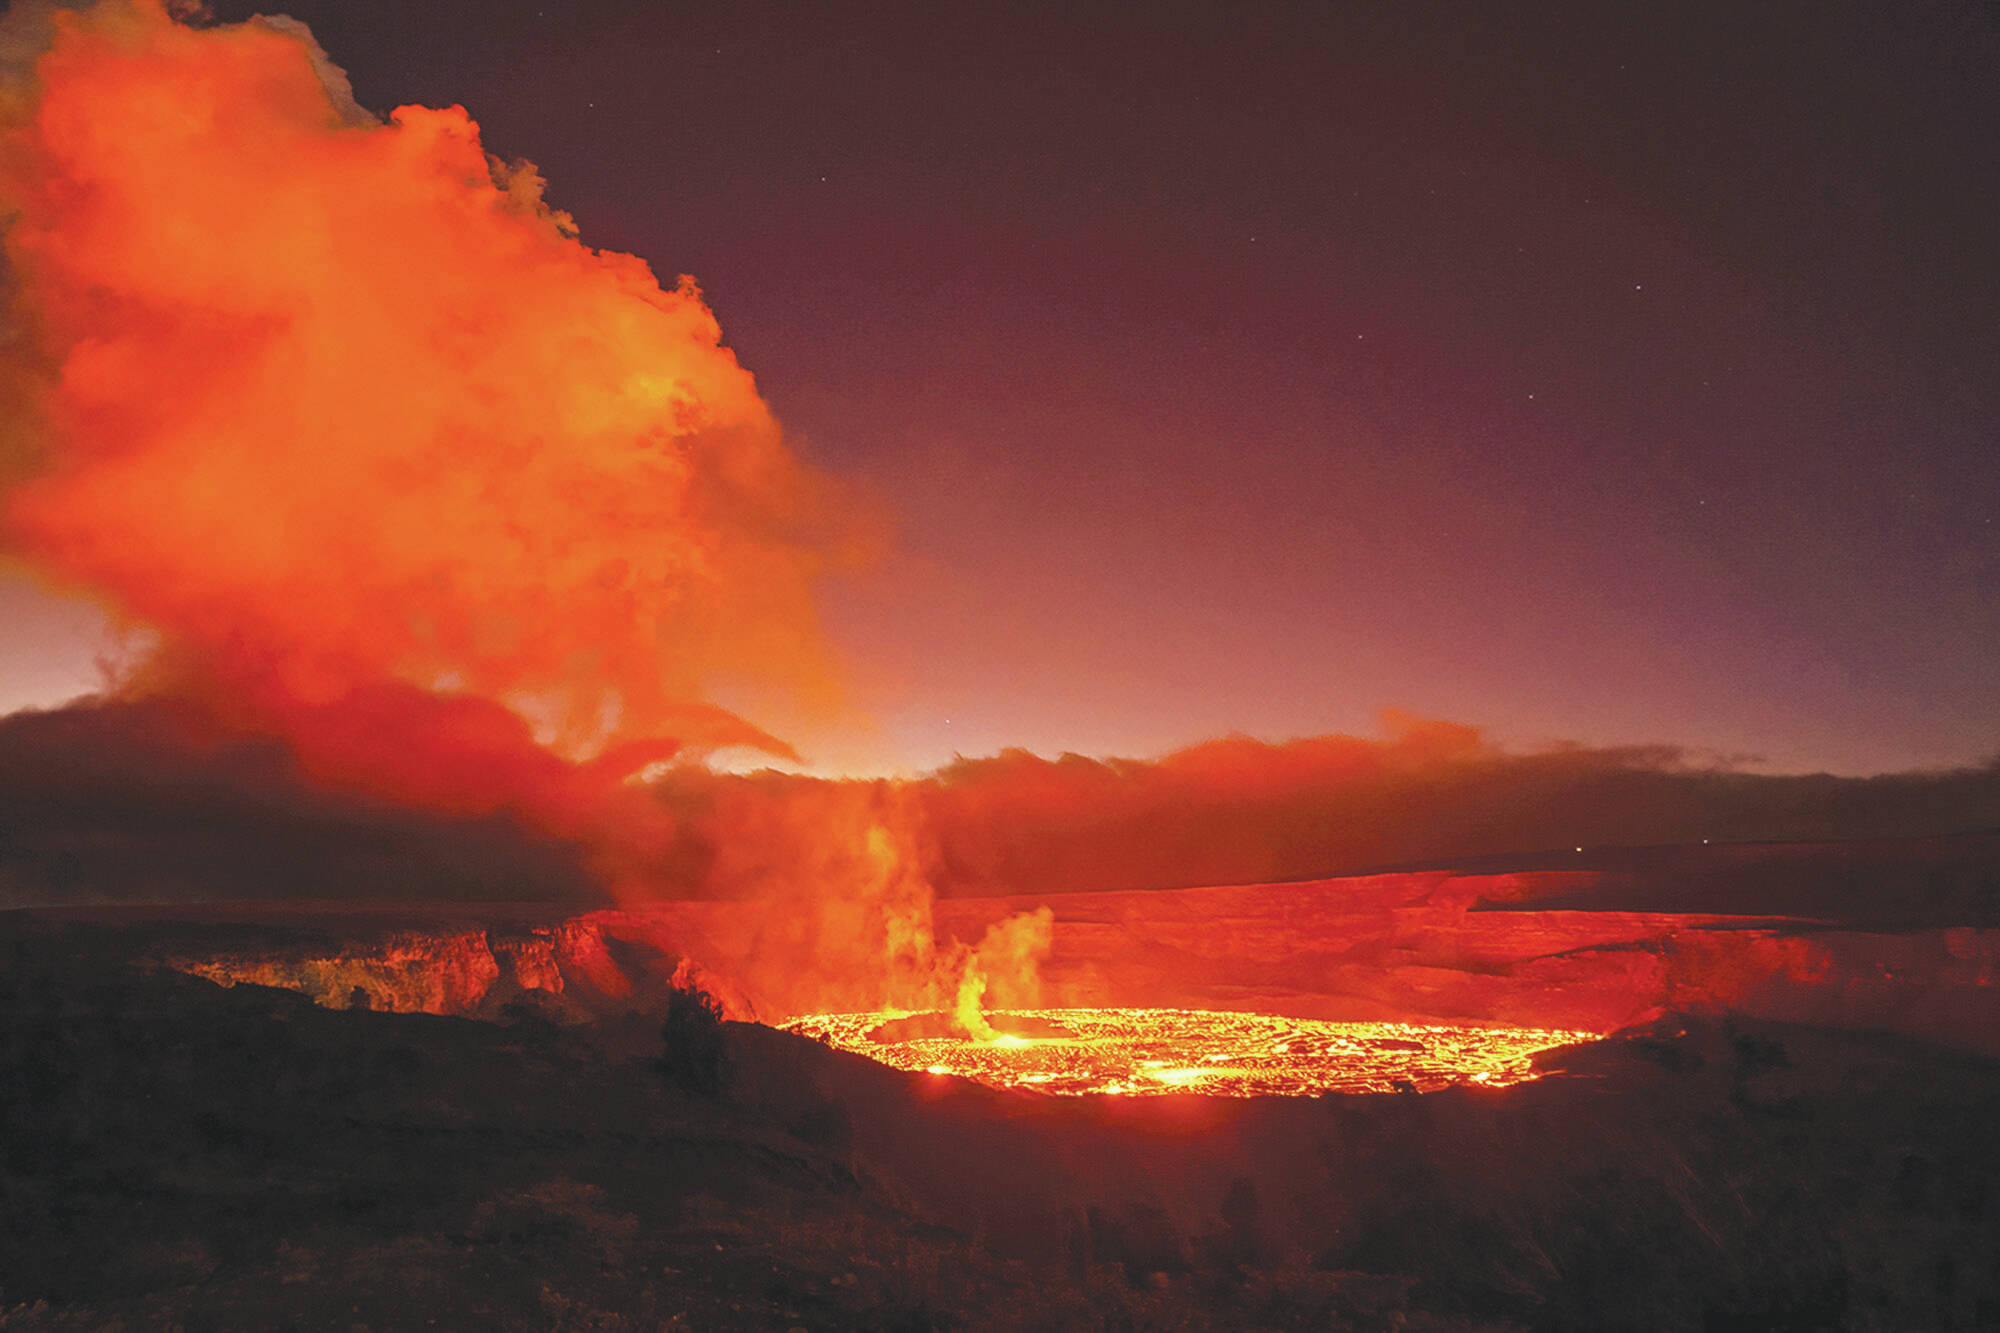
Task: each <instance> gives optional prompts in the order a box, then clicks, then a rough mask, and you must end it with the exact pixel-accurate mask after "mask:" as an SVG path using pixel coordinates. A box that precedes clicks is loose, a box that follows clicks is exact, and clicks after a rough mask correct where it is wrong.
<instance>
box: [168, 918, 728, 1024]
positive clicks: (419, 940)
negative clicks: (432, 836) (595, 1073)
mask: <svg viewBox="0 0 2000 1333" xmlns="http://www.w3.org/2000/svg"><path fill="white" fill-rule="evenodd" d="M156 961H158V962H159V963H161V964H163V965H164V966H167V967H171V968H173V969H175V970H176V971H181V972H188V973H192V974H194V975H196V976H201V977H207V978H208V979H210V980H211V981H217V982H220V983H222V984H223V985H235V984H237V983H239V982H250V983H254V984H257V985H262V986H279V987H283V988H285V989H288V990H296V991H300V992H302V993H304V994H306V995H308V996H310V997H311V998H312V999H313V1001H314V1002H315V1003H317V1004H320V1005H323V1006H326V1007H327V1008H336V1009H337V1008H346V1007H349V1006H358V1005H365V1006H366V1007H368V1008H371V1009H384V1010H394V1011H397V1012H404V1013H427V1014H459V1015H471V1016H481V1017H486V1016H492V1015H495V1014H497V1013H498V1012H499V1011H500V1010H501V1008H502V1007H503V1006H505V1005H507V1004H509V1003H510V1002H513V1001H518V1000H522V999H523V998H524V997H528V1002H529V1003H530V1004H532V1005H534V1006H535V1007H536V1008H539V1009H541V1010H543V1011H544V1012H546V1013H549V1014H550V1015H551V1016H554V1017H558V1018H569V1019H582V1018H590V1017H604V1016H609V1015H612V1014H617V1013H623V1012H625V1011H626V1010H627V1009H630V1008H634V1007H638V1008H646V1007H650V1004H651V1001H652V1000H653V999H654V998H655V997H656V995H657V993H659V992H661V991H663V990H664V989H665V988H666V987H667V986H668V985H670V984H671V983H672V982H673V981H674V980H675V979H676V977H680V978H682V979H685V978H686V977H687V976H688V975H689V969H690V965H689V964H688V962H687V960H686V959H685V958H684V957H683V956H682V955H681V954H680V953H678V952H677V951H675V950H673V949H671V948H669V947H667V945H666V944H665V943H664V942H663V940H662V939H661V938H660V934H659V932H658V931H655V930H651V929H649V928H647V925H646V923H645V922H643V921H638V920H635V919H633V918H631V917H630V916H629V914H626V913H617V912H606V913H593V914H590V915H586V916H581V917H572V918H570V919H568V920H562V921H557V922H555V923H552V924H549V925H532V926H517V927H512V928H505V929H461V930H449V929H446V930H421V929H405V930H389V931H379V930H360V931H355V932H353V933H351V934H350V935H349V936H348V937H347V938H341V937H340V935H339V934H338V933H327V932H318V933H316V934H315V935H314V936H313V937H311V938H307V939H303V940H287V939H284V938H275V939H271V940H269V941H265V942H256V943H251V944H248V945H244V944H238V945H236V946H234V947H228V948H220V949H205V950H199V951H197V950H190V949H181V950H177V951H172V952H162V953H159V954H157V955H156Z"/></svg>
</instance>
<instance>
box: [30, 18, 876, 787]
mask: <svg viewBox="0 0 2000 1333" xmlns="http://www.w3.org/2000/svg"><path fill="white" fill-rule="evenodd" d="M0 58H4V59H6V61H7V62H8V63H7V66H6V70H5V82H4V89H0V136H4V138H3V139H0V144H4V147H3V148H0V214H4V216H5V218H6V220H7V221H6V234H5V247H6V248H5V256H6V264H7V273H8V278H9V291H8V296H9V307H8V315H7V320H8V323H7V329H6V338H5V345H4V363H5V364H4V387H5V390H6V392H7V394H8V398H9V402H8V404H7V405H8V406H9V407H10V409H12V410H11V411H10V412H9V414H8V422H9V424H8V426H7V427H6V436H5V440H4V445H0V450H4V452H3V453H0V459H4V463H3V464H0V477H4V478H6V479H7V480H8V481H9V482H10V486H9V489H8V491H7V493H6V494H5V496H4V534H5V541H6V543H7V545H8V547H9V548H10V549H11V550H12V551H14V552H15V553H17V554H20V555H22V556H24V557H26V558H27V559H28V560H30V561H31V562H32V563H33V564H34V565H36V566H37V567H38V568H40V569H41V570H42V571H43V572H44V573H45V575H46V576H47V577H49V578H50V579H51V580H53V581H57V582H60V583H63V584H65V585H70V586H79V587H83V588H87V589H91V590H94V591H96V592H97V593H98V594H100V595H102V596H104V597H106V598H107V599H108V600H109V601H110V603H111V604H112V605H113V607H114V608H115V609H116V610H117V611H118V612H119V613H121V614H123V615H124V616H126V617H129V618H130V619H132V620H134V621H136V622H139V623H143V624H145V625H148V626H151V627H153V628H155V629H157V630H158V631H160V633H161V634H162V635H163V647H162V650H161V652H160V653H159V654H158V655H157V656H155V657H154V658H153V659H152V660H151V661H150V663H149V664H148V666H147V667H146V669H145V670H143V671H142V672H140V673H137V674H136V675H135V677H134V678H133V679H132V680H131V681H128V682H127V685H128V688H130V689H133V690H136V691H139V692H144V691H146V690H149V689H150V690H158V689H169V690H172V691H176V692H180V693H193V694H196V695H198V696H200V697H202V698H204V699H206V700H207V701H208V702H209V704H210V706H211V707H212V708H213V710H214V711H215V712H216V714H217V716H218V717H219V718H221V719H222V720H224V721H230V722H234V723H237V724H240V725H243V726H248V727H255V728H267V729H274V730H277V731H279V732H281V733H283V734H285V735H286V736H288V737H289V738H290V739H291V740H292V742H293V743H294V745H295V746H296V747H297V748H298V750H299V753H300V757H301V761H302V762H303V763H304V764H305V765H306V766H307V768H308V769H309V770H311V771H314V772H316V773H317V774H318V775H320V776H322V777H326V778H331V779H334V780H337V781H341V782H346V783H358V784H362V785H366V786H369V787H371V788H374V789H376V790H379V791H382V792H384V793H385V794H388V795H391V796H394V797H398V798H402V799H413V800H422V801H424V802H426V803H441V804H444V805H447V806H451V807H460V808H462V807H466V806H473V807H483V808H492V807H495V806H498V805H500V804H503V803H506V802H509V801H513V802H525V803H527V804H529V805H533V806H535V807H537V808H539V809H541V810H543V811H544V812H545V813H547V814H548V815H549V817H550V818H555V819H572V818H573V815H574V812H573V811H571V810H570V809H569V806H571V805H572V804H574V802H575V801H577V800H581V799H582V798H581V796H580V795H579V794H578V793H579V792H580V791H581V790H583V789H592V788H598V787H601V786H602V785H603V781H602V780H603V779H604V778H606V777H613V778H615V777H622V776H623V775H624V773H625V772H629V771H631V770H633V769H635V768H637V767H639V766H642V765H643V764H645V763H647V762H649V761H652V760H656V759H659V758H662V757H664V756H665V755H667V754H670V753H672V752H674V751H675V749H676V748H678V747H682V746H690V745H691V746H696V747H710V746H718V745H749V746H755V747H758V748H762V749H764V750H767V751H770V752H773V753H777V754H785V753H787V752H788V751H787V747H786V746H785V745H784V744H783V743H782V742H780V741H778V740H776V739H775V738H773V737H771V736H769V735H767V734H765V733H763V732H762V731H760V730H758V729H757V728H755V727H753V726H751V725H749V724H748V723H745V722H743V721H742V720H740V719H738V718H736V717H733V716H731V715H730V714H728V713H725V712H723V711H722V710H720V709H718V708H715V707H713V706H710V705H707V704H704V703H702V702H701V701H702V698H703V695H704V691H705V689H706V688H707V687H709V686H710V685H712V684H713V683H714V682H716V681H718V680H721V679H731V680H734V681H739V682H744V683H745V684H746V688H749V689H750V690H751V691H752V693H753V695H754V692H755V691H756V690H757V689H759V688H762V689H764V690H765V691H766V692H767V693H768V692H770V691H772V690H779V689H782V690H787V691H791V692H794V693H795V694H796V693H803V694H805V695H810V696H815V697H823V696H825V695H826V693H827V691H828V690H829V689H830V686H829V683H828V682H829V679H830V677H829V671H828V663H827V660H826V657H825V654H824V653H823V651H822V649H821V647H820V644H819V641H818V638H817V635H816V629H815V623H814V617H813V614H812V610H811V606H810V601H809V585H810V582H811V579H812V577H813V575H814V574H815V572H816V571H818V570H819V569H820V568H821V567H822V566H823V565H824V563H825V562H826V561H827V560H828V559H830V558H835V557H836V556H837V554H838V548H839V547H840V546H841V543H842V542H843V541H844V540H845V538H843V537H842V536H841V535H840V533H839V531H838V530H837V525H835V524H834V523H833V522H832V521H831V520H829V518H828V517H827V515H828V514H829V513H831V512H832V511H831V509H830V508H829V507H828V506H827V505H826V504H825V503H824V488H825V484H824V483H823V482H822V481H821V480H819V479H818V478H816V477H815V476H813V475H812V474H810V473H809V472H808V471H806V470H805V469H803V468H802V467H801V466H800V464H799V463H798V462H797V461H796V460H795V459H794V458H793V456H792V455H791V454H790V453H789V452H788V451H787V449H786V447H785V446H784V444H783V443H782V441H781V439H780V436H779V432H778V428H777V426H776V424H775V422H774V421H773V419H772V416H771V413H770V412H769V410H768V409H767V407H766V406H765V404H764V402H763V401H762V400H761V398H760V397H759V396H758V394H757V390H756V387H755V384H754V383H753V381H752V379H751V376H750V375H749V373H748V372H746V371H745V370H744V369H743V368H742V367H741V366H739V365H738V364H737V362H736V359H735V357H734V356H733V355H732V354H731V353H730V352H729V351H728V350H727V349H726V348H724V347H723V346H722V345H721V343H720V334H719V330H718V327H717V324H716V321H715V318H714V316H713V315H712V314H711V313H710V311H709V309H708V307H707V306H706V305H705V304H704V303H703V301H702V298H701V295H700V293H699V292H698V291H697V290H696V288H695V286H694V284H693V282H692V281H691V280H690V279H686V278H683V279H681V281H680V282H679V283H678V284H677V285H674V286H672V287H668V288H662V287H661V285H660V284H659V283H658V282H657V281H656V280H655V278H654V276H653V274H652V272H651V271H650V270H649V269H648V268H647V266H646V265H645V264H644V263H643V262H642V261H640V260H638V259H636V258H633V257H631V256H627V255H619V254H611V253H606V252H601V251H596V250H592V249H590V248H588V247H587V246H585V245H583V244H581V243H580V242H579V241H578V240H577V237H576V229H575V227H574V225H573V224H572V222H571V220H570V219H569V218H568V217H567V216H566V215H564V214H563V213H560V212H558V211H555V210H553V209H551V208H550V207H548V206H547V205H546V204H545V203H544V202H543V199H542V180H541V177H540V176H539V175H538V174H537V173H536V171H535V169H534V168H533V167H532V166H529V165H528V164H525V163H506V162H502V161H500V160H499V159H497V158H495V157H493V156H491V155H490V154H488V153H487V152H486V151H485V150H484V148H483V146H482V145H481V142H480V138H479V132H478V128H477V126H476V125H474V123H473V122H472V120H471V119H470V117H468V116H467V114H466V113H465V111H464V110H463V109H462V108H458V107H449V108H445V109H442V110H435V109H429V108H424V107H402V108H399V109H397V110H396V111H394V112H392V113H390V115H389V116H388V117H387V118H386V119H385V120H378V119H377V118H376V117H374V116H372V115H370V114H369V113H367V112H365V111H363V110H362V109H361V108H360V107H358V106H357V105H356V104H355V103H354V100H353V98H352V96H351V94H350V92H349V90H348V86H347V82H346V79H345V77H344V76H343V75H341V74H340V72H339V70H338V69H336V68H335V67H334V66H333V65H332V64H331V63H330V62H329V61H328V60H327V58H326V56H325V55H324V53H322V52H321V51H320V50H319V48H318V47H317V46H316V45H315V44H314V43H313V41H312V39H311V37H310V35H309V34H308V33H306V31H305V30H304V29H303V27H301V26H300V25H297V24H295V23H292V22H291V21H289V20H267V19H255V20H252V21H250V22H248V23H244V24H240V25H235V26H226V27H209V28H196V27H191V26H188V25H186V24H184V23H180V22H177V21H176V20H175V19H174V18H173V17H172V16H170V15H169V13H168V11H167V9H166V8H165V7H164V6H163V5H162V4H161V3H160V0H105V2H104V3H99V4H96V5H93V6H90V7H87V8H81V9H55V8H51V7H48V6H44V5H30V6H25V7H21V8H19V9H17V11H16V12H15V13H14V14H12V15H10V16H9V18H8V19H7V20H6V24H5V29H4V33H0ZM538 739H540V740H546V741H552V742H553V743H554V745H555V748H556V750H557V752H558V753H560V754H561V755H562V756H564V759H563V760H562V761H560V763H559V762H558V761H556V760H555V759H554V757H553V756H551V755H548V754H546V753H544V752H543V751H542V749H541V747H540V746H539V745H537V744H536V741H537V740H538ZM589 756H598V757H599V758H600V759H601V764H600V766H599V767H598V768H597V769H594V770H590V771H588V772H586V771H584V770H583V769H581V768H579V767H576V766H575V765H573V764H569V761H573V760H576V759H580V758H584V757H589ZM562 765H569V766H568V767H567V768H565V767H563V766H562Z"/></svg>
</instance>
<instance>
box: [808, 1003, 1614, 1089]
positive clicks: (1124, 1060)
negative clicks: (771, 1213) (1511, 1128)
mask: <svg viewBox="0 0 2000 1333" xmlns="http://www.w3.org/2000/svg"><path fill="white" fill-rule="evenodd" d="M984 1018H985V1024H986V1025H987V1026H989V1027H990V1028H991V1029H992V1032H993V1035H992V1036H990V1037H987V1036H973V1035H969V1034H968V1031H967V1029H966V1028H965V1027H964V1026H963V1025H961V1024H959V1023H957V1022H956V1021H955V1020H954V1018H953V1016H951V1015H949V1014H946V1013H944V1012H942V1011H937V1012H930V1013H917V1014H910V1013H902V1012H898V1011H894V1010H886V1011H881V1012H876V1013H856V1014H808V1015H806V1016H804V1017H800V1018H795V1019H792V1020H791V1021H790V1022H788V1023H785V1024H784V1025H783V1026H784V1028H785V1030H786V1031H789V1032H796V1033H799V1034H801V1035H803V1036H808V1037H813V1038H816V1039H817V1040H819V1041H822V1042H825V1043H826V1044H827V1045H829V1046H832V1047H834V1048H836V1049H838V1050H843V1051H852V1052H855V1053H857V1054H861V1055H865V1056H868V1057H869V1058H871V1059H874V1060H879V1061H881V1062H882V1063H883V1064H886V1065H889V1066H892V1067H893V1068H896V1069H903V1070H908V1071H911V1072H927V1073H931V1074H955V1075H958V1076H960V1077H964V1078H970V1079H975V1080H977V1081H979V1082H981V1083H985V1084H988V1085H990V1086H993V1087H997V1088H1025V1089H1031V1090H1034V1091H1038V1092H1046V1093H1062V1094H1070V1095H1079V1094H1086V1093H1101V1094H1112V1095H1158V1094H1165V1093H1201V1094H1204V1095H1209V1096H1224V1097H1271V1096H1280V1097H1310V1096H1318V1095H1320V1094H1322V1093H1333V1092H1339V1093H1365V1092H1435V1091H1438V1090H1439V1089H1442V1088H1447V1087H1453V1086H1457V1085H1463V1084H1471V1085H1477V1086H1481V1087H1494V1088H1497V1087H1505V1086H1507V1085H1508V1084H1512V1083H1521V1082H1525V1081H1526V1080H1528V1079H1532V1078H1535V1077H1537V1076H1538V1075H1537V1072H1536V1070H1535V1067H1534V1063H1533V1057H1534V1055H1535V1054H1536V1053H1537V1052H1539V1051H1545V1050H1550V1049H1552V1048H1554V1047H1558V1046H1569V1045H1574V1044H1576V1043H1579V1042H1586V1041H1594V1040H1596V1039H1597V1034H1596V1033H1593V1032H1573V1031H1564V1030H1559V1029H1552V1028H1512V1027H1462V1026H1453V1025H1433V1024H1412V1023H1335V1022H1327V1021H1322V1020H1317V1019H1306V1018H1282V1017H1279V1016H1276V1015H1272V1014H1246V1013H1226V1012H1220V1011H1215V1010H1203V1009H1006V1010H992V1011H988V1012H987V1013H986V1014H985V1016H984Z"/></svg>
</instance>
